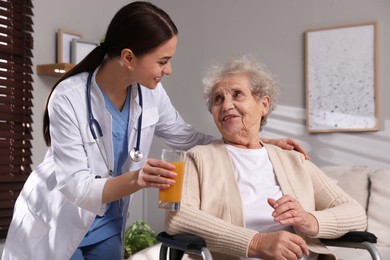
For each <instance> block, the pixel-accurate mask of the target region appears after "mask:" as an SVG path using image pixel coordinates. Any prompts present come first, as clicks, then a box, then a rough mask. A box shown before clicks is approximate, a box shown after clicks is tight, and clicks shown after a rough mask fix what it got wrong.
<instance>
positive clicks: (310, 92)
mask: <svg viewBox="0 0 390 260" xmlns="http://www.w3.org/2000/svg"><path fill="white" fill-rule="evenodd" d="M377 30H378V29H377V22H367V23H360V24H351V25H343V26H337V27H327V28H320V29H312V30H307V31H305V56H306V57H305V63H306V64H305V65H306V66H305V67H306V68H305V74H306V75H305V76H306V79H305V80H306V128H307V130H308V131H309V132H312V133H318V132H355V131H377V130H379V104H378V103H379V101H378V46H377V44H378V40H377V34H378V33H377Z"/></svg>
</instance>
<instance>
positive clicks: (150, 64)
mask: <svg viewBox="0 0 390 260" xmlns="http://www.w3.org/2000/svg"><path fill="white" fill-rule="evenodd" d="M176 45H177V36H173V37H172V38H171V39H169V40H168V41H166V42H165V43H163V44H162V45H160V46H159V47H157V48H156V49H155V50H154V51H153V52H151V53H148V54H145V55H143V56H141V57H140V58H137V57H134V60H133V61H132V69H133V73H134V74H133V75H134V77H135V81H137V82H139V83H140V84H142V85H144V86H146V87H147V88H150V89H154V88H155V87H156V86H157V84H158V83H159V82H160V81H161V79H162V77H163V76H164V75H170V74H171V72H172V68H171V58H172V57H173V55H175V52H176Z"/></svg>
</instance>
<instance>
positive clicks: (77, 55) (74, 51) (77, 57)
mask: <svg viewBox="0 0 390 260" xmlns="http://www.w3.org/2000/svg"><path fill="white" fill-rule="evenodd" d="M97 46H98V44H97V43H95V42H88V41H83V40H80V39H72V46H71V59H70V61H71V63H72V64H77V63H79V62H80V61H82V60H83V59H84V58H85V56H87V55H88V54H89V53H90V52H91V51H92V50H93V49H95V48H96V47H97Z"/></svg>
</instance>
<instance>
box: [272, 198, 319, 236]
mask: <svg viewBox="0 0 390 260" xmlns="http://www.w3.org/2000/svg"><path fill="white" fill-rule="evenodd" d="M268 204H269V205H271V207H272V208H274V212H273V213H272V217H273V218H274V221H275V222H279V223H280V224H281V225H287V226H288V225H293V226H294V227H295V228H296V229H297V230H299V231H301V232H303V233H305V234H307V235H309V236H315V235H317V234H318V229H319V227H318V222H317V219H316V218H315V217H314V216H313V215H312V214H310V213H309V212H307V211H306V210H304V209H303V207H302V205H301V204H300V203H299V201H298V200H296V199H295V198H294V197H292V196H291V195H288V194H287V195H284V196H282V197H281V198H280V199H278V200H274V199H272V198H269V199H268Z"/></svg>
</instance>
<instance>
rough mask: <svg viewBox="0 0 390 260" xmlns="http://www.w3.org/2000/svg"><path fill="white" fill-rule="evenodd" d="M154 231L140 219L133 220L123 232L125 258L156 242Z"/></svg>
mask: <svg viewBox="0 0 390 260" xmlns="http://www.w3.org/2000/svg"><path fill="white" fill-rule="evenodd" d="M156 237H157V235H156V233H155V232H154V231H153V229H152V228H151V227H150V226H149V225H148V224H146V223H145V222H144V221H142V220H138V221H136V222H134V223H133V224H132V225H131V226H129V227H128V228H127V229H126V232H125V258H128V257H129V256H131V255H133V254H135V253H137V252H138V251H141V250H142V249H144V248H147V247H150V246H152V245H154V244H156V243H157V240H156Z"/></svg>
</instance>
